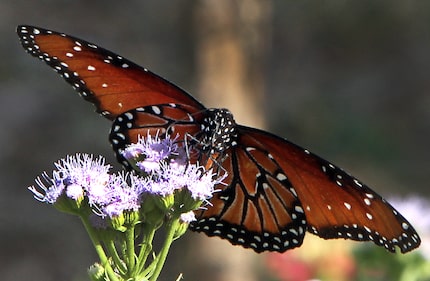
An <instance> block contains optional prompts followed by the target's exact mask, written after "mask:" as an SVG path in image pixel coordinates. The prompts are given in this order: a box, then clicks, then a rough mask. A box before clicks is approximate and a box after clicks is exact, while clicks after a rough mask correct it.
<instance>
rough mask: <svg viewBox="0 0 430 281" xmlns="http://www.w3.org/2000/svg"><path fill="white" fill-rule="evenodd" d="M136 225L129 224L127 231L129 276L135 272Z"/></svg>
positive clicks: (126, 259)
mask: <svg viewBox="0 0 430 281" xmlns="http://www.w3.org/2000/svg"><path fill="white" fill-rule="evenodd" d="M134 229H135V227H134V226H128V227H127V230H126V231H125V243H126V257H125V262H126V264H127V269H128V273H129V277H132V276H131V275H132V274H133V273H134V270H135V265H136V254H135V252H134V251H135V248H134Z"/></svg>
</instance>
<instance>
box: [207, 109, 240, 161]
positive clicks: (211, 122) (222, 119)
mask: <svg viewBox="0 0 430 281" xmlns="http://www.w3.org/2000/svg"><path fill="white" fill-rule="evenodd" d="M201 131H202V135H201V138H200V142H201V144H202V145H203V147H202V150H203V151H208V152H210V153H216V152H224V151H225V150H227V149H229V148H230V147H232V146H235V145H236V144H237V129H236V122H235V121H234V118H233V115H232V114H231V112H230V111H229V110H228V109H224V108H211V109H208V110H207V111H206V112H205V118H204V119H203V121H202V123H201Z"/></svg>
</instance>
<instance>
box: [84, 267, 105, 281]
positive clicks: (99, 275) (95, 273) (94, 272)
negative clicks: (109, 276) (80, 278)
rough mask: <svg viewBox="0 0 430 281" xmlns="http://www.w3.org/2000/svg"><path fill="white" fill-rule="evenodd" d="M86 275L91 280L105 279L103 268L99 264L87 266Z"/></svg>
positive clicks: (99, 280) (100, 280) (101, 280)
mask: <svg viewBox="0 0 430 281" xmlns="http://www.w3.org/2000/svg"><path fill="white" fill-rule="evenodd" d="M88 275H89V276H90V278H91V280H92V281H103V280H105V269H104V268H103V266H101V264H99V263H95V264H93V265H92V266H90V268H88Z"/></svg>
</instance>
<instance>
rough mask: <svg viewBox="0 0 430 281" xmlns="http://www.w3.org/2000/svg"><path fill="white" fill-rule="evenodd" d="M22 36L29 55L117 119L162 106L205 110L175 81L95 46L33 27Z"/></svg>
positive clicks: (23, 29) (26, 28) (20, 32)
mask: <svg viewBox="0 0 430 281" xmlns="http://www.w3.org/2000/svg"><path fill="white" fill-rule="evenodd" d="M18 35H19V37H20V39H21V44H22V45H23V47H24V49H25V50H26V51H27V52H28V53H30V54H31V55H32V56H35V57H38V58H39V59H41V60H43V61H45V62H46V63H47V64H48V65H49V66H51V67H52V68H53V69H54V70H55V71H56V72H58V73H59V74H60V75H61V76H62V77H63V78H64V79H65V80H66V81H67V82H68V83H69V84H71V85H72V87H73V88H75V89H76V90H77V91H78V92H79V93H80V94H81V95H82V96H83V97H84V98H85V99H86V100H88V101H90V102H92V103H93V104H95V106H96V108H97V112H99V113H101V114H103V115H104V116H106V117H107V118H109V119H111V120H113V119H114V118H116V117H117V116H118V115H119V114H122V113H124V112H126V111H129V110H131V109H134V108H137V107H144V106H148V105H154V104H162V103H181V104H186V105H189V106H193V107H195V108H199V109H204V107H203V106H202V105H201V104H200V103H199V102H198V101H196V100H195V99H194V98H193V97H192V96H190V95H189V94H187V93H186V92H185V91H183V90H181V89H180V88H178V87H176V86H175V85H173V84H171V83H170V82H168V81H166V80H164V79H163V78H161V77H159V76H157V75H156V74H154V73H152V72H150V71H148V70H146V69H145V68H142V67H140V66H138V65H137V64H135V63H133V62H131V61H129V60H127V59H125V58H123V57H121V56H119V55H117V54H115V53H113V52H110V51H108V50H106V49H104V48H101V47H99V46H97V45H95V44H92V43H89V42H87V41H84V40H82V39H79V38H76V37H73V36H69V35H65V34H63V33H58V32H54V31H50V30H46V29H43V28H36V27H31V26H19V27H18Z"/></svg>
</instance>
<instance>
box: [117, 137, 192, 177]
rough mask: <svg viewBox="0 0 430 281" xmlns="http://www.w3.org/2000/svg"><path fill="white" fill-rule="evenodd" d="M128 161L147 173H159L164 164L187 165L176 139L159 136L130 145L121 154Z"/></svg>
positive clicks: (184, 154) (140, 139)
mask: <svg viewBox="0 0 430 281" xmlns="http://www.w3.org/2000/svg"><path fill="white" fill-rule="evenodd" d="M121 154H122V155H123V156H124V157H125V158H126V159H127V160H129V161H134V162H135V164H136V166H137V167H138V168H139V169H140V170H142V171H144V172H146V173H151V172H154V171H158V170H159V169H160V168H161V167H160V164H161V163H163V162H169V160H170V161H172V162H179V163H186V153H185V151H184V150H183V148H181V147H179V146H178V145H177V144H176V138H175V139H171V138H170V137H168V136H167V137H166V138H165V139H160V138H159V137H158V134H157V135H156V136H155V137H152V136H151V135H149V134H148V136H147V137H146V138H139V140H138V142H137V143H135V144H131V145H128V146H127V147H126V148H125V149H124V151H123V152H122V153H121Z"/></svg>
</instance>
